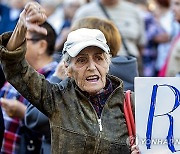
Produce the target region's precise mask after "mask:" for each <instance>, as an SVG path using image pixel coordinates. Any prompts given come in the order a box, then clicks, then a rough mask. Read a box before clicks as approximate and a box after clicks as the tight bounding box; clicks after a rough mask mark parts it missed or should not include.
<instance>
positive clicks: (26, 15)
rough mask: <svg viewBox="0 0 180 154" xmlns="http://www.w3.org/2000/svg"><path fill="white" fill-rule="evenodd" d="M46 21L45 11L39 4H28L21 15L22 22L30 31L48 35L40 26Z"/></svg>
mask: <svg viewBox="0 0 180 154" xmlns="http://www.w3.org/2000/svg"><path fill="white" fill-rule="evenodd" d="M46 19H47V17H46V15H45V9H44V8H43V7H42V6H41V5H40V4H39V3H37V2H29V3H27V4H26V5H25V7H24V10H23V11H22V12H21V14H20V21H21V22H22V24H23V25H24V26H25V27H26V28H27V30H28V31H36V32H38V33H43V34H47V30H46V29H45V28H42V27H40V26H39V25H41V24H43V23H44V22H45V21H46Z"/></svg>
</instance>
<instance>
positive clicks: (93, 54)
mask: <svg viewBox="0 0 180 154" xmlns="http://www.w3.org/2000/svg"><path fill="white" fill-rule="evenodd" d="M108 71H109V60H108V56H107V55H106V54H105V52H104V51H103V50H102V49H100V48H98V47H94V46H93V47H87V48H85V49H83V50H82V51H81V52H80V53H79V54H78V55H77V56H76V57H74V58H72V59H71V63H70V65H69V66H68V76H69V77H72V78H74V80H75V82H76V84H77V85H78V87H79V88H80V89H81V90H82V91H86V92H88V93H90V94H95V93H98V92H100V90H102V89H103V88H104V87H105V85H106V74H107V73H108Z"/></svg>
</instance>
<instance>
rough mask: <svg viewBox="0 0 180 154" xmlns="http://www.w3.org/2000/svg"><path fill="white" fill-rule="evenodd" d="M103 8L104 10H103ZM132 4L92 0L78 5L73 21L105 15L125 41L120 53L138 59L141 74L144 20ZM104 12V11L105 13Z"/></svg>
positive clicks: (119, 0)
mask: <svg viewBox="0 0 180 154" xmlns="http://www.w3.org/2000/svg"><path fill="white" fill-rule="evenodd" d="M104 10H105V11H104ZM138 11H139V9H138V7H136V6H135V5H134V4H132V3H130V2H127V1H124V0H98V1H96V0H94V1H91V2H90V3H88V4H86V5H83V6H82V7H80V8H79V9H78V10H77V12H76V14H75V16H74V18H73V21H76V20H78V19H81V18H83V17H87V16H94V17H98V18H105V19H107V18H108V17H107V15H106V14H108V16H109V17H110V19H111V20H112V21H113V22H114V23H115V24H116V25H117V27H118V29H119V31H120V33H121V35H122V39H123V41H124V42H125V43H124V44H125V45H124V46H123V47H125V46H126V47H127V48H126V49H125V48H123V47H122V48H121V51H119V52H118V54H120V55H132V56H134V57H136V58H137V59H138V68H139V70H140V71H139V73H140V75H141V76H142V75H143V72H142V59H141V58H142V57H141V55H142V51H143V47H144V45H145V28H144V21H143V19H142V18H141V16H140V15H139V13H138ZM105 12H106V13H105Z"/></svg>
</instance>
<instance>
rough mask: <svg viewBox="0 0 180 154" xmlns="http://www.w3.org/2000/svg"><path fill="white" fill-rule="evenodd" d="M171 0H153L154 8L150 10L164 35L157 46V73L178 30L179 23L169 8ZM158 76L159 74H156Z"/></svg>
mask: <svg viewBox="0 0 180 154" xmlns="http://www.w3.org/2000/svg"><path fill="white" fill-rule="evenodd" d="M170 4H171V0H154V5H155V7H154V9H153V10H152V11H153V13H154V16H155V18H156V20H157V22H158V23H159V24H160V25H161V26H162V28H163V30H164V32H165V33H166V36H165V35H164V36H163V37H161V38H160V39H161V41H162V42H161V43H159V44H158V47H157V51H158V54H157V61H156V71H157V72H158V73H159V72H160V71H161V69H162V67H163V65H164V63H165V61H166V58H167V56H168V52H169V49H170V44H171V42H172V40H173V38H174V37H175V36H177V34H178V32H179V25H178V23H177V22H176V21H175V20H174V16H173V12H172V10H171V8H170ZM158 76H160V75H158Z"/></svg>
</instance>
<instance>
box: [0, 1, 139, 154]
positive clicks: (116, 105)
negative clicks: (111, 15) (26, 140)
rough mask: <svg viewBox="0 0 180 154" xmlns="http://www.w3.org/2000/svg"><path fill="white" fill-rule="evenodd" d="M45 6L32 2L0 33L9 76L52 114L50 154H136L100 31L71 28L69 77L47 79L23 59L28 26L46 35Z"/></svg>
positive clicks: (119, 87)
mask: <svg viewBox="0 0 180 154" xmlns="http://www.w3.org/2000/svg"><path fill="white" fill-rule="evenodd" d="M45 20H46V17H45V15H44V9H43V8H42V7H41V6H40V5H39V4H38V3H36V2H31V3H28V4H27V5H26V6H25V9H24V11H23V12H22V13H21V15H20V19H19V22H18V24H17V26H16V29H15V30H14V32H13V34H12V35H10V34H9V33H6V34H3V35H1V36H0V59H1V61H2V65H3V69H4V72H5V75H6V78H7V80H8V81H9V82H10V83H11V84H12V85H13V86H14V87H15V88H16V89H17V90H18V91H19V92H20V93H21V94H22V95H23V96H24V97H26V98H27V99H28V100H29V101H30V102H31V103H32V104H33V105H34V106H36V107H37V108H38V109H39V110H40V111H41V112H43V113H44V114H45V115H46V116H48V118H49V121H50V127H51V138H52V140H51V143H52V144H51V146H52V147H51V153H52V154H56V153H57V154H59V153H64V154H67V153H71V154H81V153H82V154H84V153H89V154H91V153H97V154H100V153H103V154H109V153H113V154H116V153H121V154H128V153H132V154H137V153H139V150H138V149H137V147H136V146H132V147H130V146H129V144H128V142H127V139H128V132H127V126H126V122H125V118H124V113H123V101H124V93H123V82H122V80H120V79H119V78H117V77H114V76H111V75H108V71H109V65H110V54H109V47H108V45H107V44H106V39H105V37H104V34H103V33H102V32H101V31H100V30H97V29H88V28H81V29H78V30H75V31H72V32H71V33H70V34H69V35H68V38H67V41H66V42H65V44H64V48H63V56H64V59H65V66H66V67H67V72H66V73H67V76H68V78H66V79H65V80H63V81H62V82H60V83H58V84H53V83H50V82H49V81H47V80H46V79H45V78H44V77H43V76H42V75H39V73H37V72H36V71H35V70H34V69H33V68H32V67H31V66H30V65H29V64H28V63H27V62H26V60H25V57H24V55H25V51H26V41H24V37H23V36H24V34H25V33H26V30H36V31H39V32H42V33H46V31H45V30H44V29H42V28H41V27H40V26H39V25H40V24H41V23H43V22H44V21H45Z"/></svg>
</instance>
